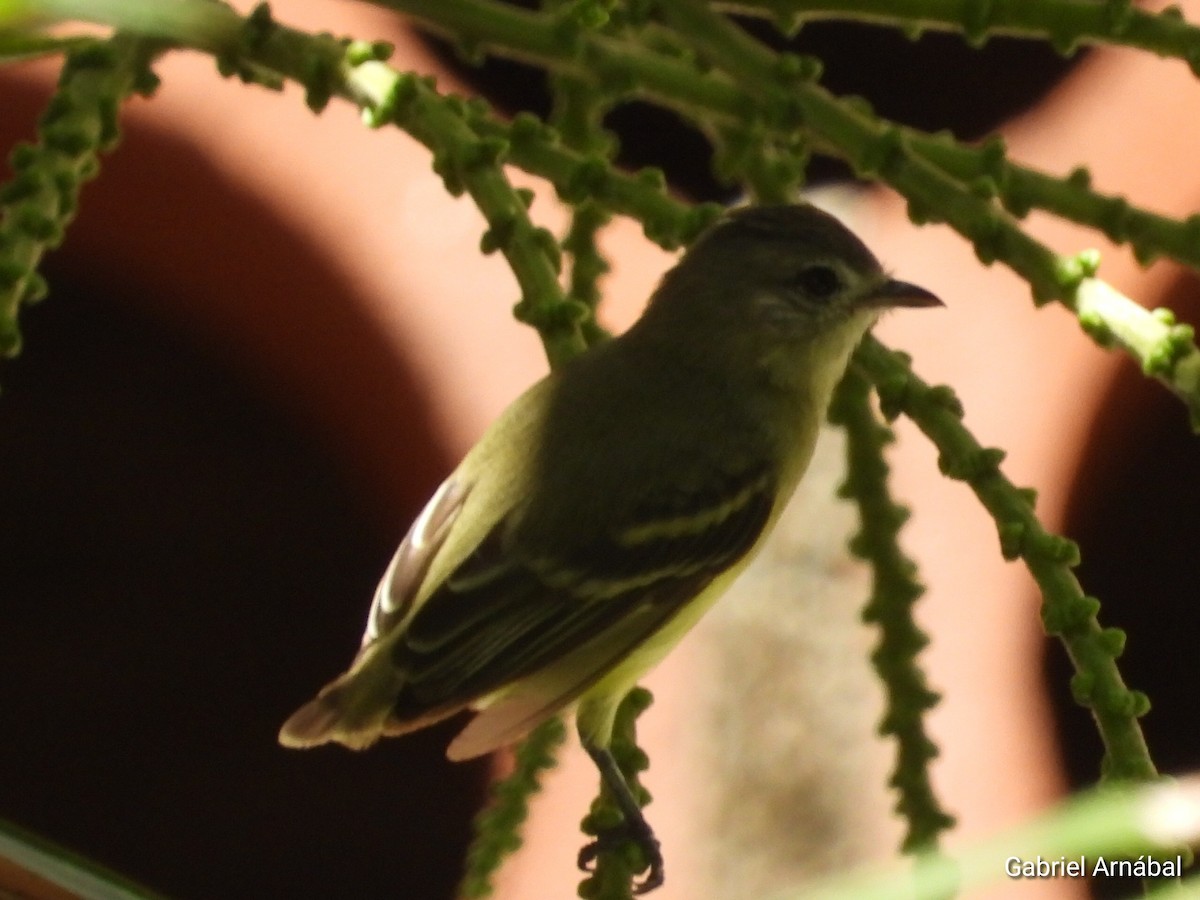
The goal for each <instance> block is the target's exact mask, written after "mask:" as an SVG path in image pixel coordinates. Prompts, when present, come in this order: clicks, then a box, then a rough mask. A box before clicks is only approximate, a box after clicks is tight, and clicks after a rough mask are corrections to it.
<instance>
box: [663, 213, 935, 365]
mask: <svg viewBox="0 0 1200 900" xmlns="http://www.w3.org/2000/svg"><path fill="white" fill-rule="evenodd" d="M941 305H942V303H941V301H940V300H939V299H938V298H937V297H935V296H934V295H933V294H932V293H930V292H929V291H927V290H925V289H924V288H920V287H917V286H916V285H912V284H909V283H907V282H903V281H898V280H896V279H894V278H891V277H890V276H889V275H888V273H887V272H885V271H884V269H883V267H882V266H881V265H880V264H879V261H878V260H877V259H876V258H875V256H874V255H873V254H872V253H871V251H870V250H868V249H867V247H866V245H864V244H863V242H862V241H860V240H859V239H858V237H856V236H855V235H854V233H853V232H851V231H850V230H849V229H848V228H846V227H845V226H844V225H842V223H841V222H839V221H838V220H837V219H835V218H834V217H833V216H831V215H829V214H828V213H826V212H822V211H821V210H819V209H817V208H816V207H815V206H810V205H808V204H791V205H778V206H753V207H748V208H745V209H740V210H736V211H734V212H732V213H730V214H729V215H727V216H725V217H724V218H723V219H721V220H720V221H719V222H717V223H716V224H715V225H714V226H713V227H712V228H710V229H709V230H708V231H707V232H705V233H704V234H703V235H701V237H700V238H699V239H698V240H697V241H696V242H695V243H694V244H693V245H692V247H691V248H690V249H689V250H688V252H687V253H686V254H685V255H684V257H683V258H682V259H681V260H680V262H679V263H678V265H676V267H675V268H674V269H672V270H671V271H670V272H669V273H668V274H667V276H666V277H665V278H664V279H663V282H662V285H661V286H660V287H659V290H658V291H657V292H656V294H655V296H654V298H653V301H652V303H651V305H650V308H649V309H648V310H647V315H648V316H653V317H659V316H662V317H669V318H670V319H671V320H672V322H673V324H674V325H676V326H678V327H679V328H678V330H679V332H686V331H691V330H693V328H700V329H703V330H705V331H708V332H712V331H716V330H724V331H726V332H727V333H728V335H730V336H732V337H734V338H735V339H736V341H737V343H741V344H743V345H745V344H750V345H755V344H757V345H758V346H760V347H764V348H769V347H778V348H783V347H797V346H803V345H806V344H810V343H812V342H820V341H822V340H823V339H825V340H826V341H827V342H832V343H836V344H839V345H840V344H843V343H846V342H849V343H850V344H851V345H853V344H854V343H857V341H858V340H859V339H860V338H861V337H862V335H863V333H864V332H865V331H866V330H867V329H868V328H869V327H870V326H871V325H872V324H873V323H874V321H875V319H876V318H877V317H878V316H879V314H880V312H882V311H883V310H886V309H890V308H893V307H926V306H941ZM689 325H691V326H692V327H689ZM672 330H675V329H672Z"/></svg>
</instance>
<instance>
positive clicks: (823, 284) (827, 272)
mask: <svg viewBox="0 0 1200 900" xmlns="http://www.w3.org/2000/svg"><path fill="white" fill-rule="evenodd" d="M795 282H796V285H797V287H799V288H800V289H801V290H803V291H804V293H806V294H808V295H809V296H810V297H813V298H815V299H817V300H825V299H828V298H829V297H831V296H833V294H834V293H835V292H836V291H837V290H838V288H840V287H841V286H842V280H841V279H840V278H839V277H838V273H837V272H835V271H834V270H833V269H832V268H831V267H830V266H822V265H816V266H808V267H807V268H804V269H801V270H800V271H799V272H797V273H796V277H795Z"/></svg>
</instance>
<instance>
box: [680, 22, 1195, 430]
mask: <svg viewBox="0 0 1200 900" xmlns="http://www.w3.org/2000/svg"><path fill="white" fill-rule="evenodd" d="M664 12H665V13H666V15H667V18H668V19H669V20H670V21H671V22H672V23H673V24H674V25H675V26H676V27H677V29H678V30H679V31H680V32H681V33H683V34H685V35H687V36H689V37H690V38H691V39H692V43H693V44H694V46H696V47H698V48H699V49H700V50H701V52H702V53H704V54H705V55H707V56H708V57H709V58H710V59H711V60H712V61H713V62H714V63H715V64H717V65H719V66H721V67H722V68H723V69H724V70H725V71H728V72H729V73H731V74H732V75H733V76H734V77H735V78H736V79H738V81H739V82H740V83H741V84H742V85H743V86H750V85H758V86H759V88H758V90H759V91H760V92H761V93H763V94H765V95H767V96H768V100H767V102H768V103H770V102H776V103H779V104H783V103H785V102H786V101H787V98H788V97H792V98H794V100H795V102H796V103H797V104H798V106H799V107H800V109H801V110H802V119H803V121H804V124H805V126H806V127H810V128H814V129H816V130H817V131H818V132H820V133H821V134H823V135H824V136H825V138H826V139H827V140H831V141H832V142H833V143H834V144H836V145H838V146H839V147H840V148H841V150H842V151H843V155H844V156H845V158H846V159H848V160H850V161H851V162H853V163H854V164H855V165H856V167H857V168H858V169H859V171H860V172H865V173H869V174H876V175H879V176H880V177H881V178H883V180H885V181H887V183H888V184H890V185H891V186H892V187H894V188H895V189H896V190H898V191H899V192H900V193H901V194H902V195H903V196H904V197H905V198H906V199H907V200H908V204H909V211H910V214H912V215H914V216H915V217H917V218H929V217H931V211H932V210H936V214H935V215H934V216H933V217H935V218H938V219H942V220H944V221H946V222H947V223H948V224H950V225H951V226H953V227H954V228H955V230H956V231H958V232H959V233H960V234H963V235H964V236H966V237H968V238H970V239H971V241H972V242H973V243H974V246H975V252H976V254H977V255H978V256H979V258H980V260H982V261H983V262H985V263H990V262H992V261H994V260H996V259H1000V260H1003V261H1004V262H1005V264H1007V265H1008V266H1010V267H1011V268H1012V269H1013V270H1014V271H1016V272H1017V273H1018V274H1020V275H1021V276H1022V277H1023V278H1024V279H1025V280H1026V281H1028V282H1029V284H1030V286H1031V288H1032V289H1033V294H1034V298H1035V300H1037V301H1038V302H1046V301H1048V300H1058V301H1059V302H1061V303H1062V304H1063V305H1065V306H1067V307H1068V308H1071V309H1072V310H1075V309H1076V304H1077V300H1076V294H1077V291H1078V290H1079V288H1080V286H1081V285H1082V284H1083V282H1084V280H1085V279H1086V278H1088V277H1089V276H1091V275H1093V274H1094V273H1095V268H1096V265H1097V264H1098V258H1097V257H1095V255H1094V254H1081V255H1079V256H1077V257H1060V256H1058V255H1056V254H1055V253H1054V252H1053V251H1051V250H1050V249H1049V248H1048V247H1046V246H1045V245H1043V244H1041V243H1039V242H1037V241H1035V240H1033V239H1032V238H1030V237H1029V236H1027V235H1026V234H1025V233H1024V232H1023V231H1022V230H1021V229H1020V227H1019V226H1018V225H1017V223H1016V222H1015V221H1014V220H1013V219H1012V218H1011V217H1009V216H1007V215H1004V214H1003V213H1002V212H1001V211H1000V210H999V209H997V208H996V206H995V205H994V204H993V203H992V201H991V194H992V193H994V191H995V187H994V185H992V186H990V187H988V188H987V190H979V189H972V188H971V187H968V186H965V185H963V184H961V183H959V182H957V181H956V180H955V179H953V178H951V177H950V176H949V175H948V174H946V172H945V171H944V170H942V169H941V168H939V167H938V166H935V165H933V164H932V163H931V162H929V161H928V160H927V159H926V158H925V157H924V156H922V155H921V154H920V153H918V152H916V151H914V150H913V148H912V140H913V136H912V134H911V133H910V132H909V131H908V130H907V129H900V128H898V127H896V126H893V125H890V124H889V123H885V122H881V121H880V120H878V119H876V118H875V117H873V116H871V115H869V114H865V113H858V112H856V111H855V110H854V109H853V108H852V107H851V106H850V105H848V104H846V103H844V102H842V101H838V100H837V99H836V98H833V97H831V96H830V95H828V94H827V93H826V92H825V91H823V90H822V89H820V88H818V87H816V86H815V85H813V84H812V83H811V82H810V81H807V80H799V81H796V82H795V83H791V84H789V85H787V88H786V89H784V87H783V86H782V85H780V84H779V82H780V79H781V73H783V72H785V71H786V70H787V65H786V63H785V58H784V57H780V56H779V55H778V54H775V53H773V52H772V51H771V50H769V49H768V48H766V47H764V46H763V45H762V44H760V43H758V42H757V41H755V40H754V39H753V38H751V37H750V36H749V35H747V34H746V33H745V32H744V31H742V30H741V29H739V28H737V26H735V25H734V24H733V23H732V22H730V21H729V20H727V19H725V18H724V17H722V16H720V15H719V14H717V13H715V12H713V11H712V10H711V9H710V8H709V7H708V6H707V5H706V4H705V3H704V2H703V0H673V2H672V3H671V4H669V5H667V6H665V7H664ZM772 85H774V87H773V88H772ZM772 91H774V92H775V95H774V96H772ZM944 145H945V142H940V141H937V140H935V139H927V140H926V141H925V142H924V144H923V146H925V147H926V148H928V147H931V146H944ZM991 146H992V148H993V149H992V150H990V151H985V152H986V153H990V154H991V155H992V156H993V157H995V158H997V159H998V161H999V162H1000V163H1001V165H1002V166H1003V162H1004V161H1003V145H1002V144H997V143H993V144H992V145H991ZM997 149H998V150H999V154H998V155H997V153H996V150H997ZM1004 172H1010V173H1011V170H1010V169H1004V170H1003V171H1001V172H1000V175H999V176H998V177H1000V178H1001V179H1002V178H1003V176H1004ZM1101 202H1103V201H1101ZM1122 208H1124V209H1128V206H1127V205H1126V206H1124V207H1122ZM1193 221H1196V222H1198V223H1200V219H1196V220H1193ZM1111 225H1112V223H1110V226H1111ZM1184 227H1185V230H1187V229H1188V228H1190V226H1184ZM1110 233H1111V232H1110ZM1145 247H1146V245H1145V244H1143V245H1142V248H1143V250H1144V249H1145ZM1192 252H1193V253H1194V252H1196V251H1195V250H1193V251H1192ZM1090 315H1092V317H1093V318H1094V317H1096V316H1099V315H1101V313H1100V312H1098V311H1095V310H1093V312H1092V313H1090ZM1122 318H1123V322H1124V323H1126V326H1128V323H1131V322H1132V321H1133V320H1139V321H1138V323H1137V325H1134V326H1130V327H1118V326H1117V325H1116V324H1114V326H1113V327H1111V328H1109V329H1108V332H1107V334H1108V335H1109V336H1110V337H1111V339H1112V340H1110V341H1109V342H1108V343H1109V344H1112V343H1116V344H1119V345H1120V346H1121V347H1122V348H1123V349H1125V350H1126V351H1127V352H1129V353H1130V354H1131V355H1133V356H1134V357H1135V358H1136V359H1137V360H1138V361H1139V363H1141V365H1142V366H1143V368H1144V369H1146V370H1147V371H1153V372H1154V374H1155V376H1156V377H1158V378H1160V379H1161V380H1163V381H1164V382H1165V383H1167V384H1168V386H1169V387H1171V389H1172V390H1174V391H1175V392H1176V393H1178V394H1179V395H1180V396H1182V397H1183V398H1184V400H1185V402H1186V403H1187V405H1188V407H1189V409H1191V410H1192V411H1193V420H1194V423H1195V424H1196V426H1197V428H1200V416H1197V414H1196V410H1200V385H1198V384H1197V382H1196V379H1195V378H1193V377H1191V376H1192V372H1191V370H1190V367H1189V366H1178V365H1174V364H1172V365H1168V366H1163V365H1161V364H1160V361H1159V359H1158V358H1157V357H1155V356H1152V355H1147V352H1146V351H1147V345H1146V343H1145V342H1144V341H1142V340H1133V341H1127V340H1126V338H1127V337H1128V336H1129V335H1131V334H1135V333H1137V332H1152V331H1154V330H1155V326H1154V322H1153V315H1152V314H1151V313H1149V312H1148V311H1146V310H1140V309H1139V308H1138V307H1136V306H1134V305H1132V304H1131V305H1129V306H1127V307H1126V308H1124V309H1123V310H1122ZM1085 324H1086V322H1085ZM1086 330H1087V331H1088V333H1089V334H1091V335H1093V336H1095V335H1096V333H1097V330H1096V329H1094V328H1088V329H1086ZM1172 340H1173V344H1172V353H1173V354H1174V356H1173V359H1175V360H1182V359H1184V358H1185V357H1187V358H1196V359H1200V351H1198V350H1197V348H1196V345H1195V343H1194V341H1193V340H1192V335H1191V334H1190V332H1184V331H1182V330H1179V328H1178V327H1177V329H1176V331H1175V332H1174V333H1173V338H1172Z"/></svg>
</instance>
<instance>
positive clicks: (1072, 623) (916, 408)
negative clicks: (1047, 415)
mask: <svg viewBox="0 0 1200 900" xmlns="http://www.w3.org/2000/svg"><path fill="white" fill-rule="evenodd" d="M854 363H855V365H856V366H858V367H859V368H861V370H862V371H863V372H864V373H865V374H866V375H867V377H869V378H870V379H871V381H873V382H874V383H875V385H876V388H877V389H878V391H879V396H880V401H881V403H882V405H883V409H884V413H885V414H886V415H888V416H889V417H892V416H895V415H897V414H898V413H900V412H903V413H904V414H905V415H907V416H908V417H909V418H911V419H912V420H913V422H914V423H915V424H916V425H917V427H918V428H920V430H921V431H922V432H923V433H924V434H925V435H926V436H927V437H928V438H929V439H930V440H931V441H933V443H934V444H935V445H936V446H937V448H938V451H939V458H938V465H939V468H940V469H941V470H942V472H943V474H945V475H947V476H949V477H950V478H954V479H956V480H958V481H963V482H965V483H966V484H967V485H968V486H969V487H970V488H971V490H972V491H973V492H974V493H975V496H976V497H978V498H979V501H980V502H981V503H982V504H983V506H984V508H985V509H986V510H987V511H988V513H990V514H991V516H992V518H993V519H994V520H995V522H996V530H997V532H998V534H999V537H1000V550H1001V552H1002V553H1003V555H1004V558H1005V559H1010V560H1011V559H1022V560H1023V561H1024V562H1025V565H1026V566H1027V567H1028V569H1029V571H1030V573H1031V574H1032V575H1033V577H1034V580H1035V581H1036V582H1037V584H1038V587H1039V588H1040V589H1041V593H1042V623H1043V625H1044V627H1045V629H1046V633H1047V634H1050V635H1054V636H1056V637H1058V638H1059V640H1061V641H1062V643H1063V646H1064V647H1065V648H1066V650H1067V655H1068V656H1069V657H1070V659H1071V662H1072V664H1073V666H1074V668H1075V674H1074V676H1073V677H1072V679H1071V689H1072V693H1073V695H1074V697H1075V700H1076V702H1078V703H1079V704H1081V705H1083V706H1085V707H1087V708H1088V709H1089V710H1090V711H1091V713H1092V716H1093V718H1094V719H1095V720H1096V725H1097V728H1098V729H1099V732H1100V737H1101V739H1102V741H1103V743H1104V761H1103V765H1102V774H1103V776H1104V778H1105V779H1108V780H1116V781H1122V780H1139V781H1144V780H1148V779H1152V778H1155V777H1156V776H1157V771H1156V769H1155V767H1154V763H1153V762H1152V761H1151V759H1150V754H1149V751H1148V750H1147V748H1146V741H1145V738H1144V736H1143V735H1142V730H1141V726H1140V725H1139V724H1138V719H1139V718H1140V717H1141V716H1143V715H1145V714H1146V712H1147V710H1148V709H1149V701H1148V700H1147V699H1146V696H1145V694H1143V693H1141V692H1140V691H1131V690H1129V688H1127V687H1126V686H1125V682H1124V680H1123V679H1122V677H1121V673H1120V672H1119V671H1118V669H1117V664H1116V659H1117V657H1118V656H1120V655H1121V652H1122V650H1123V649H1124V642H1125V635H1124V633H1123V632H1121V631H1120V630H1118V629H1115V628H1101V627H1100V624H1099V622H1098V620H1097V614H1098V612H1099V607H1100V604H1099V602H1098V601H1097V600H1096V599H1095V598H1094V597H1088V596H1085V595H1084V593H1083V590H1082V589H1081V588H1080V586H1079V582H1078V580H1077V579H1076V578H1075V574H1074V572H1073V571H1072V569H1073V567H1074V566H1076V565H1078V563H1079V550H1078V548H1077V547H1076V546H1075V544H1073V543H1072V542H1071V541H1068V540H1066V539H1065V538H1062V537H1059V536H1057V535H1053V534H1050V533H1048V532H1047V531H1046V530H1045V529H1044V528H1043V527H1042V525H1041V523H1040V522H1039V521H1038V520H1037V516H1036V515H1035V513H1034V509H1033V499H1034V498H1033V494H1032V492H1031V491H1028V490H1022V489H1019V488H1017V487H1016V486H1015V485H1013V483H1012V482H1011V481H1009V480H1008V479H1007V478H1006V477H1005V476H1004V474H1003V473H1002V472H1001V471H1000V463H1001V461H1002V460H1003V458H1004V454H1003V452H1002V451H1000V450H996V449H985V448H984V447H982V446H981V445H980V444H979V442H978V441H976V440H975V438H974V436H973V435H972V434H971V433H970V432H969V431H968V430H967V429H966V427H965V426H964V425H963V423H962V417H963V411H962V406H961V404H960V403H959V402H958V399H957V398H956V397H955V396H954V394H953V392H952V391H951V390H950V389H949V388H947V387H944V386H942V387H931V386H930V385H928V384H926V383H925V382H924V381H922V380H921V379H920V378H918V377H917V376H916V375H915V374H914V373H913V371H912V369H911V368H910V366H909V364H908V361H907V359H906V358H904V357H903V356H902V355H901V354H898V353H894V352H892V351H890V350H888V349H887V348H886V347H884V346H883V345H882V344H880V343H879V342H878V341H876V340H875V339H874V338H873V337H871V336H870V335H868V337H867V338H866V340H864V342H863V343H862V345H861V346H860V347H859V349H858V351H857V352H856V354H855V356H854Z"/></svg>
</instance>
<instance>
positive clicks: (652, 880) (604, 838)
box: [579, 816, 663, 894]
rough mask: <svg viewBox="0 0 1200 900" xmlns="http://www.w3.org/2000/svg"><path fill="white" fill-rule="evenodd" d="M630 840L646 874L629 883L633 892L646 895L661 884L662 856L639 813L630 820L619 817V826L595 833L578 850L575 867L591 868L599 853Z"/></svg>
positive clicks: (588, 869) (587, 869)
mask: <svg viewBox="0 0 1200 900" xmlns="http://www.w3.org/2000/svg"><path fill="white" fill-rule="evenodd" d="M630 841H631V842H633V843H634V844H636V845H637V846H638V848H639V849H640V850H641V851H642V856H643V857H644V858H645V859H646V863H647V868H649V870H650V872H649V874H648V875H647V876H646V877H645V878H644V879H642V880H641V881H640V882H637V883H635V884H634V886H633V892H634V893H635V894H647V893H649V892H650V891H652V890H654V889H655V888H657V887H659V886H661V885H662V883H663V856H662V849H661V847H660V846H659V843H658V838H656V837H655V836H654V831H653V830H652V829H651V828H650V826H649V824H647V822H646V820H645V819H643V818H642V817H641V816H639V817H638V818H636V819H634V820H632V821H630V820H623V821H622V822H621V823H620V824H619V825H614V826H613V827H612V828H606V829H604V830H603V831H602V832H600V834H598V835H597V836H596V840H594V841H592V842H591V843H590V844H588V845H587V846H586V847H584V848H583V849H582V850H580V851H579V868H580V869H581V870H583V871H584V872H590V871H592V869H593V866H592V864H593V863H594V862H595V861H596V857H597V856H599V855H600V854H601V853H607V852H609V851H611V850H616V849H617V848H618V847H620V846H621V845H622V844H624V843H626V842H630Z"/></svg>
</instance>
